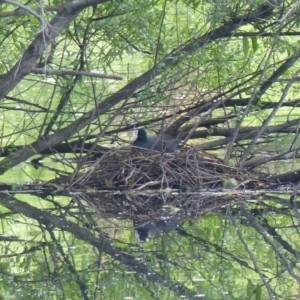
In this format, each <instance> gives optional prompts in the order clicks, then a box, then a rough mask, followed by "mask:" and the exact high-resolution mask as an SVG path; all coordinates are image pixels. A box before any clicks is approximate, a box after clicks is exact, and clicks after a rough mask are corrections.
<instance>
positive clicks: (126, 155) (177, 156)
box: [75, 147, 255, 191]
mask: <svg viewBox="0 0 300 300" xmlns="http://www.w3.org/2000/svg"><path fill="white" fill-rule="evenodd" d="M251 177H252V179H251ZM232 179H233V180H236V181H237V182H238V183H239V184H243V182H247V184H249V183H250V182H252V183H253V181H255V180H253V176H250V174H248V173H247V172H245V170H241V169H237V168H234V167H231V166H229V165H227V164H225V163H224V162H223V161H222V160H220V159H218V158H216V157H214V156H212V155H210V154H207V153H205V152H201V151H198V150H196V149H194V148H185V149H181V150H180V151H178V152H176V153H171V154H167V153H165V154H163V153H160V152H156V151H150V150H142V149H141V150H140V151H139V150H137V149H136V148H134V147H133V148H130V149H128V148H127V149H113V150H111V151H108V152H104V153H101V156H100V158H99V159H98V160H97V161H96V162H95V163H94V164H93V165H92V166H89V167H88V170H87V171H86V172H84V173H83V174H81V175H79V177H78V178H77V180H76V183H75V184H76V185H77V184H80V185H81V186H82V185H84V186H88V187H91V188H119V189H136V190H142V189H155V190H157V189H167V188H170V189H179V190H181V191H184V190H191V189H195V188H197V189H198V188H216V187H221V186H222V182H223V183H224V180H232ZM243 185H244V184H243Z"/></svg>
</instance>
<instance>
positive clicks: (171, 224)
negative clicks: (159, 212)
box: [133, 218, 180, 242]
mask: <svg viewBox="0 0 300 300" xmlns="http://www.w3.org/2000/svg"><path fill="white" fill-rule="evenodd" d="M179 225H180V224H179V219H163V220H150V219H144V220H140V219H137V218H134V219H133V227H134V228H135V237H136V239H137V241H138V242H146V241H148V239H149V236H159V235H161V234H164V233H165V234H166V233H169V232H170V231H172V230H173V229H176V228H178V227H179Z"/></svg>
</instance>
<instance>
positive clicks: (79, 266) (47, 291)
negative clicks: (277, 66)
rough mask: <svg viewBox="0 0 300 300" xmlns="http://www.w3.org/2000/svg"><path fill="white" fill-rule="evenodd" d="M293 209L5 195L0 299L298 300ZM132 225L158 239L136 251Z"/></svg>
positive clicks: (263, 197) (255, 202) (272, 198)
mask: <svg viewBox="0 0 300 300" xmlns="http://www.w3.org/2000/svg"><path fill="white" fill-rule="evenodd" d="M19 199H22V201H20V200H19ZM34 199H37V200H38V201H34ZM249 199H250V200H251V201H248V200H249ZM296 200H297V199H296ZM296 200H295V203H296V204H295V208H294V209H291V208H290V206H289V205H290V203H289V200H288V197H287V196H286V195H280V194H275V193H273V194H271V193H270V191H268V192H264V191H260V192H257V191H256V192H253V193H252V194H251V193H250V192H249V193H247V191H230V190H229V191H226V192H220V191H219V192H215V193H208V192H201V193H199V194H189V195H188V194H187V195H178V196H172V197H170V196H169V197H168V198H167V199H165V198H163V196H161V195H156V196H154V195H153V194H152V195H151V196H149V197H148V198H145V194H143V195H141V196H138V195H134V196H132V195H130V196H128V194H125V195H117V196H114V195H112V194H110V195H108V194H103V195H100V196H99V195H98V196H97V198H95V197H94V198H91V197H90V196H88V195H84V194H77V195H75V196H74V195H73V196H72V197H62V196H58V195H56V196H47V195H40V196H39V197H36V196H33V195H26V197H24V196H22V195H20V196H17V195H15V196H12V195H9V194H3V195H2V197H1V199H0V204H1V205H2V206H1V219H2V222H1V226H2V235H1V236H0V238H1V244H0V251H1V254H0V255H1V269H0V273H1V285H0V295H1V297H2V298H3V299H124V298H126V297H128V298H130V297H131V298H132V299H182V297H185V298H186V299H194V298H196V299H197V298H200V299H245V298H247V299H280V298H281V299H299V293H298V290H299V282H300V280H299V279H300V277H299V268H298V261H299V257H300V249H299V247H300V246H299V243H298V241H299V228H298V223H297V222H298V221H297V220H298V209H299V207H297V205H298V204H297V201H296ZM167 205H172V206H173V207H177V208H178V209H177V210H175V209H172V210H170V209H169V210H168V209H166V207H167ZM104 220H105V222H104ZM179 220H180V221H179ZM133 221H134V224H135V228H136V229H137V230H138V231H139V237H140V236H141V234H143V233H142V231H141V229H145V228H146V230H147V231H148V234H154V235H156V237H155V238H151V239H149V241H148V242H147V243H144V244H138V243H137V241H136V239H135V237H134V234H133V226H132V222H133ZM179 224H180V227H179ZM112 229H114V230H112ZM121 229H122V230H121ZM112 232H114V233H113V234H111V233H112ZM161 233H163V234H161ZM157 234H159V235H157ZM140 239H145V238H143V237H142V238H141V237H140Z"/></svg>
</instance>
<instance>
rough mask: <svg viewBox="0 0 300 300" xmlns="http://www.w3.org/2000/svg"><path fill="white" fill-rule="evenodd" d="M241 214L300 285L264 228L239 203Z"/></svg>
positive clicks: (299, 278) (299, 281) (298, 279)
mask: <svg viewBox="0 0 300 300" xmlns="http://www.w3.org/2000/svg"><path fill="white" fill-rule="evenodd" d="M240 207H241V212H242V213H243V215H245V216H246V217H247V219H248V220H249V221H250V222H251V225H252V226H253V228H255V229H256V231H257V232H258V233H259V234H260V235H261V236H262V237H263V238H264V240H265V241H266V242H267V243H268V244H269V245H270V246H271V247H272V249H273V250H274V253H276V255H277V256H278V257H279V258H280V259H281V261H282V265H283V266H284V267H285V269H286V270H287V271H288V273H289V274H290V275H291V276H292V277H293V278H295V280H296V281H297V282H298V284H299V283H300V277H299V276H298V275H297V274H296V273H295V272H294V270H293V268H292V266H291V264H290V261H289V260H288V259H287V258H286V256H285V255H284V253H283V252H282V251H280V250H279V249H278V246H277V245H276V242H275V241H274V240H272V239H271V238H270V235H269V234H268V233H267V232H266V230H265V229H264V227H263V226H262V225H261V224H260V223H259V221H258V220H257V218H255V217H254V216H253V215H252V214H251V213H250V212H249V211H248V210H247V209H246V207H245V205H244V204H243V203H242V202H241V203H240Z"/></svg>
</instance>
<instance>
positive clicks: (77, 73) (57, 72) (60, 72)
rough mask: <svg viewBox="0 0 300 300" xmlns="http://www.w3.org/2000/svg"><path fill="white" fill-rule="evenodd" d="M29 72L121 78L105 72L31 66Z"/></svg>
mask: <svg viewBox="0 0 300 300" xmlns="http://www.w3.org/2000/svg"><path fill="white" fill-rule="evenodd" d="M31 72H32V73H34V74H43V75H58V76H67V75H71V76H75V75H82V76H89V77H97V78H108V79H116V80H122V79H123V78H122V77H121V76H115V75H107V74H101V73H95V72H87V71H71V70H49V69H39V68H33V69H32V70H31Z"/></svg>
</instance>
